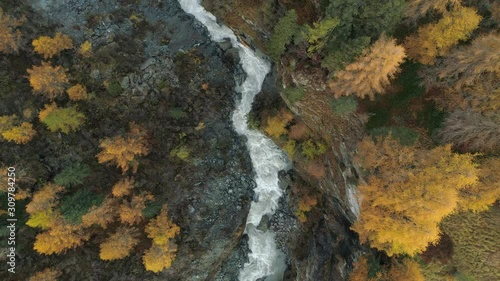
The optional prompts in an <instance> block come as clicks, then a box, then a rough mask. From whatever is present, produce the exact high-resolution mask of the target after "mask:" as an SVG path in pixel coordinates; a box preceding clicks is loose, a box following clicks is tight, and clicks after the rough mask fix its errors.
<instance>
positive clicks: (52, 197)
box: [26, 183, 65, 214]
mask: <svg viewBox="0 0 500 281" xmlns="http://www.w3.org/2000/svg"><path fill="white" fill-rule="evenodd" d="M64 190H65V189H64V187H63V186H60V185H56V184H53V183H47V184H45V185H44V186H43V187H42V188H41V189H40V190H38V191H37V192H35V194H33V198H32V199H31V201H30V203H28V205H26V212H28V214H35V213H38V212H42V211H46V210H50V209H52V208H54V207H55V206H56V205H57V203H58V200H59V196H58V193H61V192H63V191H64Z"/></svg>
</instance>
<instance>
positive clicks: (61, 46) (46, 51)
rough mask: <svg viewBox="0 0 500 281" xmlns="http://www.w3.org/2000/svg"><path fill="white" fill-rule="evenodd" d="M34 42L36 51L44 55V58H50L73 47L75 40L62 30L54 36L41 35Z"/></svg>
mask: <svg viewBox="0 0 500 281" xmlns="http://www.w3.org/2000/svg"><path fill="white" fill-rule="evenodd" d="M32 44H33V47H34V48H35V52H37V53H38V54H40V55H43V58H44V59H50V58H52V57H53V56H55V55H57V54H59V53H60V52H61V51H63V50H67V49H71V48H73V40H71V38H70V37H69V36H68V35H66V34H62V33H60V32H57V33H56V35H55V36H54V37H49V36H40V37H38V39H35V40H33V42H32Z"/></svg>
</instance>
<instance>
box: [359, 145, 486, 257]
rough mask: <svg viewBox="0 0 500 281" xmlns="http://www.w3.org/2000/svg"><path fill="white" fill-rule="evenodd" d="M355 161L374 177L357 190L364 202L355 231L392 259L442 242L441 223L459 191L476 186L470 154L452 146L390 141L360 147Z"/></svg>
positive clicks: (456, 200)
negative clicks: (427, 147) (425, 146)
mask: <svg viewBox="0 0 500 281" xmlns="http://www.w3.org/2000/svg"><path fill="white" fill-rule="evenodd" d="M358 151H359V153H358V155H357V157H356V159H355V160H356V162H357V163H359V164H360V165H361V166H362V167H363V168H365V169H367V170H368V171H369V172H370V175H369V176H368V179H367V183H366V184H362V185H360V186H359V191H360V194H361V197H362V199H363V204H362V206H361V213H360V217H359V219H358V220H357V221H356V222H355V223H354V225H353V226H352V228H353V229H354V230H355V231H356V232H358V234H359V235H360V239H361V240H362V241H364V242H370V244H371V246H372V247H374V248H377V249H379V250H384V251H386V252H387V254H388V255H389V256H392V255H394V254H408V255H410V256H413V255H416V254H418V253H420V252H422V251H423V250H425V248H426V247H427V245H428V244H429V243H431V242H436V241H437V240H438V239H439V233H440V231H439V227H438V225H439V223H440V221H441V220H442V219H443V218H444V217H446V216H447V215H449V214H450V213H452V212H453V211H454V210H455V209H456V207H457V204H458V202H459V192H460V190H462V189H466V188H468V187H470V186H471V185H473V184H476V183H477V180H478V178H477V173H478V171H477V168H476V165H475V164H474V163H473V162H472V160H473V156H472V155H470V154H455V153H453V152H452V151H451V147H450V146H440V147H436V148H434V149H432V150H425V149H417V148H415V147H406V146H402V145H401V144H400V143H399V142H398V141H397V140H394V139H393V138H392V137H386V138H384V139H382V138H379V139H378V141H377V143H375V142H374V141H373V140H372V139H371V138H366V139H364V140H363V141H362V142H361V143H360V144H359V145H358Z"/></svg>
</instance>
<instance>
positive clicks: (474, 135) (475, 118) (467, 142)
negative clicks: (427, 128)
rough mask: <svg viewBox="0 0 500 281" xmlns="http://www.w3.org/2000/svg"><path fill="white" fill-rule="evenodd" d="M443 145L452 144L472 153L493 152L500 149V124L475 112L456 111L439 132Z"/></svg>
mask: <svg viewBox="0 0 500 281" xmlns="http://www.w3.org/2000/svg"><path fill="white" fill-rule="evenodd" d="M439 136H440V137H441V141H442V142H443V143H452V144H454V145H455V146H458V147H460V148H462V149H464V150H466V151H470V152H491V151H494V150H496V149H499V148H500V142H499V141H498V140H499V139H500V124H499V123H498V122H495V121H494V120H492V119H491V118H488V117H486V116H484V115H482V114H480V113H477V112H473V111H470V110H469V111H464V110H456V111H454V112H452V113H451V114H450V115H449V116H448V117H447V118H446V119H445V121H444V124H443V127H442V129H441V130H440V132H439Z"/></svg>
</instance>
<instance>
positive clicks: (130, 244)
mask: <svg viewBox="0 0 500 281" xmlns="http://www.w3.org/2000/svg"><path fill="white" fill-rule="evenodd" d="M137 235H138V233H137V229H135V228H127V227H120V228H118V229H117V230H116V232H115V233H114V234H112V235H111V236H109V237H108V238H107V239H106V241H105V242H103V243H102V244H101V245H100V251H99V257H100V258H101V260H119V259H123V258H125V257H127V256H129V255H130V252H131V251H132V249H133V248H134V247H135V245H137V243H139V239H137Z"/></svg>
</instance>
